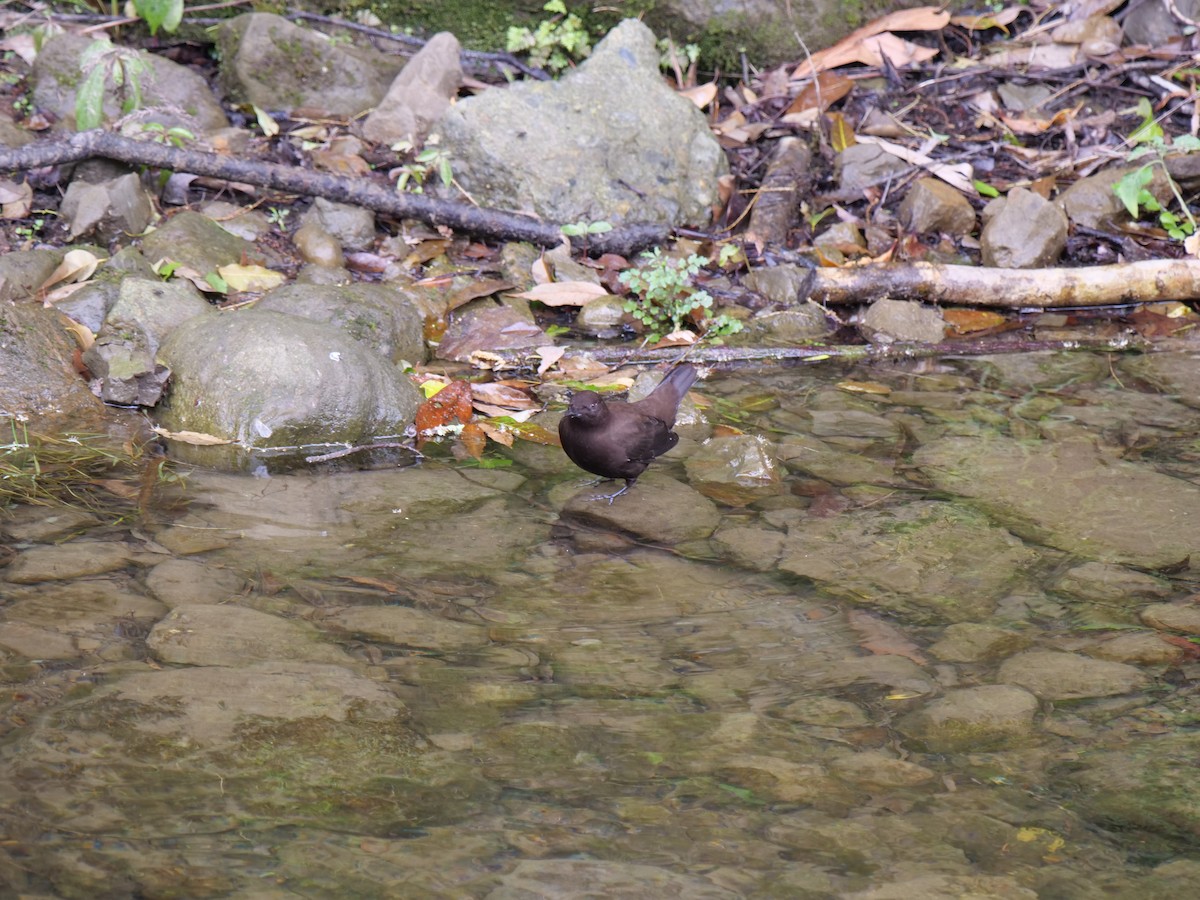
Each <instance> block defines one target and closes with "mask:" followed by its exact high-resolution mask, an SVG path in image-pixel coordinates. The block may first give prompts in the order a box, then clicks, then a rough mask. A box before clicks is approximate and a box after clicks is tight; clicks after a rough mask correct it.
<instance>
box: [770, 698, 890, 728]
mask: <svg viewBox="0 0 1200 900" xmlns="http://www.w3.org/2000/svg"><path fill="white" fill-rule="evenodd" d="M773 715H776V716H778V717H779V718H781V719H787V720H788V721H790V722H800V723H803V724H805V725H822V726H825V727H828V728H862V727H864V726H866V725H868V724H869V721H870V720H869V719H868V718H867V715H866V713H864V712H863V710H862V709H861V707H858V706H856V705H855V704H853V703H849V702H847V701H845V700H835V699H833V698H832V697H802V698H800V699H799V700H793V701H792V702H791V703H789V704H788V705H787V706H784V707H782V708H780V709H778V710H775V711H773Z"/></svg>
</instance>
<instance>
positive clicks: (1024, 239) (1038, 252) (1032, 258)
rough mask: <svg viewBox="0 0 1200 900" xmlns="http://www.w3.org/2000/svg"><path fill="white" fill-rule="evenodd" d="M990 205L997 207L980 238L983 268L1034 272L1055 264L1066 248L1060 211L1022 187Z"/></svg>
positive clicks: (1064, 220)
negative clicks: (1032, 270) (984, 266)
mask: <svg viewBox="0 0 1200 900" xmlns="http://www.w3.org/2000/svg"><path fill="white" fill-rule="evenodd" d="M992 203H993V204H996V206H994V207H993V208H992V209H993V212H992V214H991V216H990V218H988V220H987V224H986V225H984V226H983V231H982V232H981V233H980V236H979V250H980V254H981V255H982V257H983V262H984V264H985V265H989V266H998V267H1000V268H1005V269H1036V268H1040V267H1045V266H1050V265H1053V264H1054V263H1056V262H1057V261H1058V258H1059V257H1060V256H1061V255H1062V252H1063V250H1064V249H1065V248H1066V246H1067V217H1066V214H1065V213H1063V211H1062V209H1061V208H1059V207H1058V206H1057V205H1055V204H1053V203H1051V202H1050V201H1049V200H1046V199H1044V198H1043V197H1041V196H1040V195H1038V194H1035V193H1034V192H1033V191H1029V190H1026V189H1025V188H1013V189H1012V190H1011V191H1009V192H1008V194H1007V196H1006V197H1004V198H1001V199H1000V200H999V201H995V200H994V201H992ZM989 206H991V204H989Z"/></svg>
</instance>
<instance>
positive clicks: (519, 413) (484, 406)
mask: <svg viewBox="0 0 1200 900" xmlns="http://www.w3.org/2000/svg"><path fill="white" fill-rule="evenodd" d="M474 406H475V411H476V412H477V413H481V414H482V415H485V416H491V417H492V418H493V419H500V418H503V419H512V420H513V421H514V422H524V421H525V420H526V419H528V418H530V417H532V416H536V415H537V414H538V413H540V412H541V411H542V408H541V407H540V406H539V407H538V408H537V409H509V408H508V407H506V406H492V405H491V404H490V403H480V402H479V401H478V400H476V401H475V403H474Z"/></svg>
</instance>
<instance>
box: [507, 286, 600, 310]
mask: <svg viewBox="0 0 1200 900" xmlns="http://www.w3.org/2000/svg"><path fill="white" fill-rule="evenodd" d="M510 296H513V297H520V298H521V299H522V300H536V301H537V302H538V303H542V304H544V305H546V306H583V305H584V304H585V303H587V302H588V301H590V300H595V299H596V298H598V297H608V296H611V295H610V294H609V293H608V291H606V290H605V289H604V288H603V287H601V286H600V285H598V284H593V283H592V282H590V281H555V282H552V283H550V284H539V285H535V286H534V287H533V288H531V289H529V290H528V291H521V292H520V293H518V294H512V295H510Z"/></svg>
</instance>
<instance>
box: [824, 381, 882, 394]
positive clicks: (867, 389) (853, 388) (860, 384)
mask: <svg viewBox="0 0 1200 900" xmlns="http://www.w3.org/2000/svg"><path fill="white" fill-rule="evenodd" d="M837 388H838V390H839V391H845V392H846V393H848V394H879V395H880V396H884V397H886V396H887V395H888V394H890V393H891V392H892V389H891V388H890V387H888V386H887V385H886V384H879V383H878V382H874V381H839V382H838V383H837Z"/></svg>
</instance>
